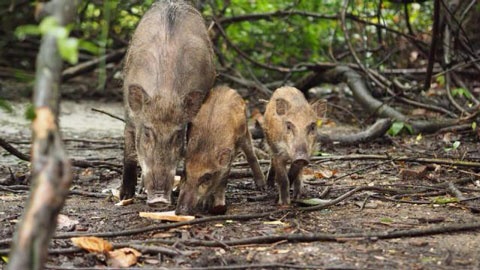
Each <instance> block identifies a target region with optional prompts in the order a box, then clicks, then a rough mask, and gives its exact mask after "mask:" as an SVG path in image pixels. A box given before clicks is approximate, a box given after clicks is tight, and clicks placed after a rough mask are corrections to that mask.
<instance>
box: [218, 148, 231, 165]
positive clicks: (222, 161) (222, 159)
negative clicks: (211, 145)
mask: <svg viewBox="0 0 480 270" xmlns="http://www.w3.org/2000/svg"><path fill="white" fill-rule="evenodd" d="M217 159H218V164H219V165H220V166H222V167H227V166H228V165H229V164H230V161H231V159H232V149H230V148H224V149H221V150H220V151H218V153H217Z"/></svg>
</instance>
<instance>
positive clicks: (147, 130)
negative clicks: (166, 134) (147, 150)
mask: <svg viewBox="0 0 480 270" xmlns="http://www.w3.org/2000/svg"><path fill="white" fill-rule="evenodd" d="M152 134H153V132H152V129H151V128H148V127H144V128H143V136H145V139H151V138H152V136H153V135H152Z"/></svg>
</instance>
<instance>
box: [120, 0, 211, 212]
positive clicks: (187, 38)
mask: <svg viewBox="0 0 480 270" xmlns="http://www.w3.org/2000/svg"><path fill="white" fill-rule="evenodd" d="M124 76H125V78H124V86H123V88H124V89H123V90H124V102H125V109H126V124H125V150H124V169H123V182H122V186H121V189H120V197H121V199H126V198H131V197H133V196H134V194H135V185H136V179H137V173H136V168H137V161H138V162H139V163H140V167H141V169H142V179H143V182H144V186H145V188H146V190H147V204H148V205H150V206H155V205H159V204H162V203H166V204H169V203H171V190H172V185H173V179H174V176H175V171H176V166H177V163H178V161H179V159H180V157H181V154H182V149H183V142H184V137H185V128H186V125H187V123H188V122H189V121H190V120H191V119H192V118H193V117H194V116H195V115H196V113H197V112H198V110H199V109H200V106H201V104H202V102H203V100H204V98H205V96H206V94H207V93H208V91H209V90H210V89H211V87H212V85H213V82H214V78H215V66H214V61H213V51H212V47H211V43H210V40H209V37H208V35H207V29H206V27H205V22H204V21H203V19H202V17H201V15H200V13H199V12H198V11H197V10H195V9H194V8H193V7H192V6H190V5H188V4H186V3H184V2H183V1H174V0H164V1H159V2H157V3H155V4H153V6H152V7H151V8H150V9H149V10H148V11H147V12H146V13H145V15H144V16H143V18H142V19H141V21H140V23H139V24H138V26H137V29H136V30H135V32H134V34H133V37H132V40H131V41H130V46H129V49H128V52H127V55H126V62H125V70H124Z"/></svg>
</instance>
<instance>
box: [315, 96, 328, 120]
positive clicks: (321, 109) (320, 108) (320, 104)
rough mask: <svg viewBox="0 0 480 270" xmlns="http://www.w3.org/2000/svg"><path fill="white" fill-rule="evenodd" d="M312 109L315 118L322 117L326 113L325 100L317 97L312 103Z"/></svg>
mask: <svg viewBox="0 0 480 270" xmlns="http://www.w3.org/2000/svg"><path fill="white" fill-rule="evenodd" d="M312 109H313V111H314V112H315V116H316V117H317V118H324V117H325V114H326V113H327V100H326V99H319V100H317V101H315V103H313V104H312Z"/></svg>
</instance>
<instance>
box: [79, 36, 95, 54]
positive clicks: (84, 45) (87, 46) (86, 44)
mask: <svg viewBox="0 0 480 270" xmlns="http://www.w3.org/2000/svg"><path fill="white" fill-rule="evenodd" d="M78 48H80V49H82V50H85V51H87V52H90V53H91V54H94V55H98V54H99V53H100V48H98V46H97V44H95V43H93V42H90V41H87V40H83V39H79V40H78Z"/></svg>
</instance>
